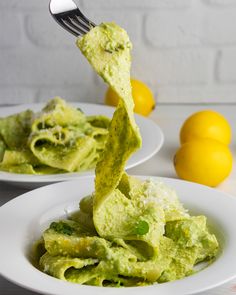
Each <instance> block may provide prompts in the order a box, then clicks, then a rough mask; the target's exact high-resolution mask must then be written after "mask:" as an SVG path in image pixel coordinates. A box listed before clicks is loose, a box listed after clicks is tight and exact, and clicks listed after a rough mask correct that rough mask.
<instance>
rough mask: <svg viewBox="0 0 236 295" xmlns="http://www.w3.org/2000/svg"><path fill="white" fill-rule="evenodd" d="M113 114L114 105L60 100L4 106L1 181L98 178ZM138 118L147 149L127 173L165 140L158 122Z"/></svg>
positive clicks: (0, 121)
mask: <svg viewBox="0 0 236 295" xmlns="http://www.w3.org/2000/svg"><path fill="white" fill-rule="evenodd" d="M113 113H114V108H112V107H108V106H104V105H96V104H87V103H72V104H69V103H66V102H65V101H64V100H63V99H61V98H59V97H56V98H54V99H52V100H50V101H49V102H48V103H47V104H25V105H19V106H12V107H3V108H1V109H0V161H1V162H0V180H1V181H6V182H11V183H14V184H17V185H21V186H26V187H37V186H41V185H45V184H49V183H54V182H58V181H66V180H72V179H77V178H78V177H87V176H93V175H94V168H95V165H96V162H97V160H98V158H99V155H100V153H101V152H102V151H103V149H104V145H105V142H106V137H107V134H108V126H109V123H110V118H111V117H112V115H113ZM135 117H136V120H137V124H138V126H139V128H140V132H141V134H142V137H143V146H142V149H140V150H139V151H138V152H137V153H136V154H134V155H133V156H132V157H131V159H129V161H128V163H127V165H126V169H129V168H132V167H134V166H136V165H139V164H141V163H143V162H144V161H146V160H148V159H149V158H151V157H152V156H153V155H154V154H155V153H157V152H158V151H159V150H160V148H161V146H162V144H163V141H164V136H163V133H162V131H161V129H160V127H159V126H158V125H157V124H156V123H154V122H153V121H151V120H150V119H147V118H144V117H142V116H139V115H136V116H135ZM151 134H152V135H153V136H150V135H151Z"/></svg>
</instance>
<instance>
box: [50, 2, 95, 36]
mask: <svg viewBox="0 0 236 295" xmlns="http://www.w3.org/2000/svg"><path fill="white" fill-rule="evenodd" d="M49 11H50V13H51V15H52V16H53V18H54V19H55V20H56V21H57V23H59V24H60V25H61V26H62V27H63V28H64V29H66V30H67V31H68V32H70V33H71V34H73V35H75V36H76V37H79V36H83V35H85V34H86V33H88V32H89V31H90V30H91V29H92V28H93V27H95V26H96V25H95V24H94V23H93V22H91V21H90V20H89V19H88V18H87V17H86V16H84V15H83V13H82V12H81V11H80V9H79V8H78V6H77V5H76V4H75V2H74V1H73V0H51V1H50V4H49Z"/></svg>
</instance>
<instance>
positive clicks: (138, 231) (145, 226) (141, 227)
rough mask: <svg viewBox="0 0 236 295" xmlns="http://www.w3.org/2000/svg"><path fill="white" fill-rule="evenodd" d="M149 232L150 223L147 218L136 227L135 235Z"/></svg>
mask: <svg viewBox="0 0 236 295" xmlns="http://www.w3.org/2000/svg"><path fill="white" fill-rule="evenodd" d="M148 232H149V224H148V223H147V222H146V221H145V220H140V221H139V222H138V224H137V226H136V227H135V229H134V234H135V235H140V236H143V235H146V234H147V233H148Z"/></svg>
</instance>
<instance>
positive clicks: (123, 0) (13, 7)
mask: <svg viewBox="0 0 236 295" xmlns="http://www.w3.org/2000/svg"><path fill="white" fill-rule="evenodd" d="M75 1H76V2H77V3H79V5H80V7H81V9H82V10H83V12H84V13H85V14H86V15H87V16H88V17H89V18H91V19H92V20H93V21H94V22H95V23H97V24H99V23H101V22H104V21H115V22H117V23H118V24H120V25H121V26H122V27H124V28H125V29H126V30H127V31H128V33H129V35H130V38H131V40H132V43H133V45H134V50H133V58H132V59H133V66H132V76H133V77H135V78H137V79H140V80H143V81H144V82H146V83H147V84H148V85H149V86H150V87H151V88H152V91H153V92H154V93H155V96H156V99H157V101H158V102H159V103H173V102H178V103H186V102H188V103H202V102H204V103H205V102H206V103H207V102H210V103H213V102H216V103H220V102H230V103H232V102H235V103H236V17H235V15H236V0H119V1H118V0H75ZM48 4H49V0H0V105H1V104H5V103H20V102H34V101H47V100H48V99H49V98H51V97H53V96H55V95H59V96H62V97H64V98H66V99H67V100H69V101H73V100H74V101H85V102H96V103H102V102H103V100H104V92H105V90H106V87H107V86H106V85H105V84H104V82H103V81H102V80H101V79H99V78H98V77H97V76H96V75H95V73H94V72H93V70H92V69H91V67H90V65H89V64H88V62H87V61H86V60H85V58H84V57H82V55H81V53H80V52H79V49H77V48H76V45H75V37H74V36H72V35H70V34H69V33H67V32H66V31H64V30H63V29H62V28H61V27H60V26H59V25H58V24H57V23H56V22H55V21H54V20H53V19H52V17H51V16H50V14H49V11H48Z"/></svg>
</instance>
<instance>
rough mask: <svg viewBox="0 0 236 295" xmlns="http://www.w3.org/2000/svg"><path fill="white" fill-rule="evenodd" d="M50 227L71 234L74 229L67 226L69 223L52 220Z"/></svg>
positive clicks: (61, 232) (58, 231) (60, 232)
mask: <svg viewBox="0 0 236 295" xmlns="http://www.w3.org/2000/svg"><path fill="white" fill-rule="evenodd" d="M50 228H51V229H53V230H55V231H56V232H57V233H59V234H64V235H68V236H71V235H72V234H73V232H74V229H73V228H72V227H71V226H69V224H67V223H65V222H62V221H59V222H52V223H51V225H50Z"/></svg>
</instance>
